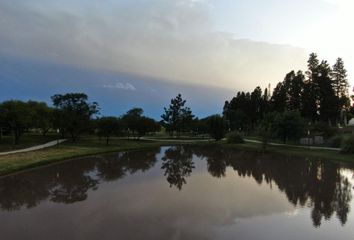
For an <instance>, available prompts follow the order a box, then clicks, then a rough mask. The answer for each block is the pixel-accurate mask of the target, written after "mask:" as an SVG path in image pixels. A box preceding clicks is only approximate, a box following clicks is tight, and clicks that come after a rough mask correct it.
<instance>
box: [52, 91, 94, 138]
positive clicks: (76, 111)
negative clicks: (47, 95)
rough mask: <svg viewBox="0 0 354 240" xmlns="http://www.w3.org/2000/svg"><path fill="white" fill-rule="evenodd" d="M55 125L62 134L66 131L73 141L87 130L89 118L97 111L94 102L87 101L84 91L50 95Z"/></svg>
mask: <svg viewBox="0 0 354 240" xmlns="http://www.w3.org/2000/svg"><path fill="white" fill-rule="evenodd" d="M52 101H53V105H54V107H55V108H56V109H55V112H54V116H55V126H56V127H57V128H59V129H60V131H61V132H62V134H64V133H65V132H68V133H69V134H70V136H71V139H72V141H73V142H75V141H76V139H77V138H78V136H79V135H80V134H81V133H82V132H83V131H85V130H88V126H89V125H90V119H91V117H92V116H93V115H94V114H97V113H98V112H99V109H98V104H97V103H96V102H93V103H89V102H88V97H87V95H86V94H84V93H67V94H64V95H61V94H56V95H54V96H52Z"/></svg>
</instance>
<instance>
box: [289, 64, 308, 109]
mask: <svg viewBox="0 0 354 240" xmlns="http://www.w3.org/2000/svg"><path fill="white" fill-rule="evenodd" d="M293 73H294V72H293ZM304 80H305V76H304V75H303V73H302V72H301V71H298V72H297V74H296V75H295V73H294V75H293V76H292V79H291V82H290V87H289V91H288V95H289V99H288V110H292V111H295V110H300V109H301V108H302V105H303V104H302V93H303V89H304Z"/></svg>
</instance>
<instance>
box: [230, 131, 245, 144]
mask: <svg viewBox="0 0 354 240" xmlns="http://www.w3.org/2000/svg"><path fill="white" fill-rule="evenodd" d="M226 139H227V143H244V142H245V140H244V139H243V136H242V135H241V134H240V133H239V132H237V131H233V132H229V133H228V134H226Z"/></svg>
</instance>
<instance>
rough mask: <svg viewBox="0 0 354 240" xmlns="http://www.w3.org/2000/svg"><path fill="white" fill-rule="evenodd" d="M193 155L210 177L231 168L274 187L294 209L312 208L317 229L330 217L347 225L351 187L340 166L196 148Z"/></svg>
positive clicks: (322, 162) (330, 163)
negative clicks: (203, 160) (202, 161)
mask: <svg viewBox="0 0 354 240" xmlns="http://www.w3.org/2000/svg"><path fill="white" fill-rule="evenodd" d="M195 152H197V153H196V154H197V155H200V156H204V157H205V158H206V160H207V164H208V171H209V173H210V174H211V175H212V176H215V177H222V176H225V171H226V167H227V166H230V167H232V168H233V169H234V170H235V171H237V173H238V175H239V176H243V177H245V176H249V177H253V178H254V179H255V180H256V182H258V183H259V184H261V183H263V182H266V183H267V184H269V185H270V186H272V182H274V183H276V185H277V186H278V188H279V189H280V190H281V191H282V192H284V193H285V194H286V196H287V198H288V200H289V202H291V203H292V204H293V205H294V206H297V205H300V206H305V205H307V204H309V205H310V206H311V207H312V214H311V217H312V221H313V224H314V226H316V227H318V226H320V225H321V222H322V219H323V218H324V219H326V220H328V219H329V218H331V217H332V216H333V214H336V216H337V218H338V219H339V221H340V222H341V224H342V225H344V224H345V223H346V222H347V216H348V213H349V211H350V207H349V204H350V201H351V199H352V193H351V188H352V186H351V184H350V183H349V181H348V179H347V178H346V177H344V176H343V175H341V173H340V166H339V164H336V163H332V162H329V161H316V160H313V161H310V160H302V159H298V158H297V159H296V158H286V157H283V156H279V155H278V156H275V155H261V154H257V153H242V152H236V151H233V150H227V149H222V150H220V149H205V148H204V149H203V148H200V149H199V148H197V149H195ZM284 158H285V159H284Z"/></svg>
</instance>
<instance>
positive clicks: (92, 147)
mask: <svg viewBox="0 0 354 240" xmlns="http://www.w3.org/2000/svg"><path fill="white" fill-rule="evenodd" d="M160 145H162V143H161V142H144V141H133V140H113V141H112V143H111V144H110V145H108V146H107V145H106V144H105V142H104V141H103V140H98V139H94V138H92V139H82V140H81V141H80V142H78V143H71V142H67V143H63V144H60V145H59V146H56V147H51V148H46V149H42V150H38V151H33V152H27V153H18V154H11V155H6V156H0V175H6V174H9V173H13V172H16V171H20V170H24V169H28V168H32V167H36V166H41V165H45V164H50V163H54V162H58V161H62V160H65V159H70V158H75V157H81V156H88V155H95V154H100V153H108V152H119V151H126V150H138V149H145V148H151V147H156V146H160Z"/></svg>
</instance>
